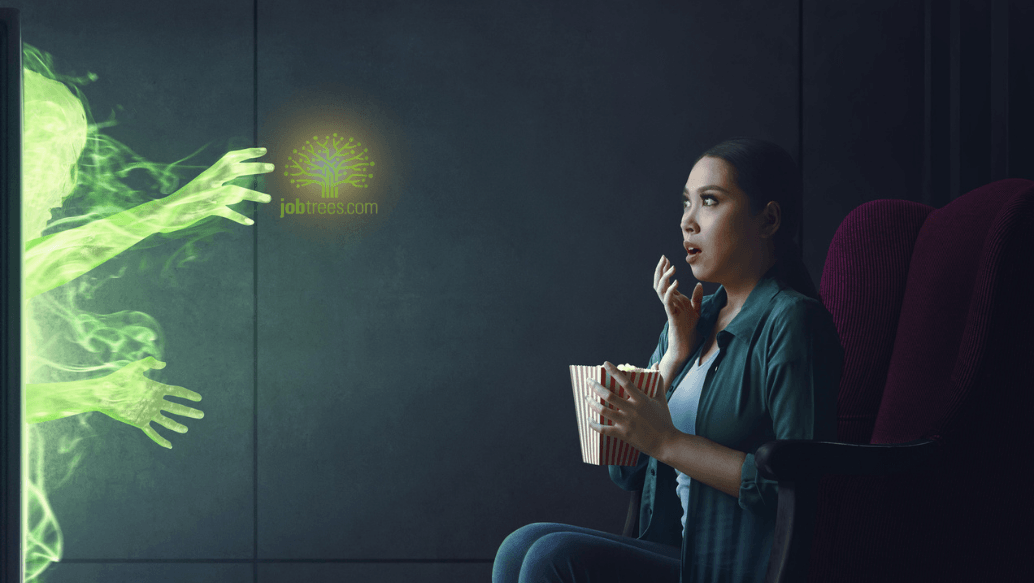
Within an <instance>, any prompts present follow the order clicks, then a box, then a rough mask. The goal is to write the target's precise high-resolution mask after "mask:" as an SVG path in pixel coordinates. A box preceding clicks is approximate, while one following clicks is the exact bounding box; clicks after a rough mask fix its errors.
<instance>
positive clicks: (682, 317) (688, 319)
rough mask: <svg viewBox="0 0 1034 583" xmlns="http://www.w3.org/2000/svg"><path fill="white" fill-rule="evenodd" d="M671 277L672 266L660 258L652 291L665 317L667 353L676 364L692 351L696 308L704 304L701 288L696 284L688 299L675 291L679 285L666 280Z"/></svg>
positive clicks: (697, 312)
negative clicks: (666, 323) (673, 357)
mask: <svg viewBox="0 0 1034 583" xmlns="http://www.w3.org/2000/svg"><path fill="white" fill-rule="evenodd" d="M673 275H675V266H674V265H672V264H671V262H669V261H668V258H667V257H665V256H664V255H661V260H660V261H659V262H657V268H656V269H655V270H654V273H653V289H654V291H656V292H657V297H658V298H660V300H661V303H662V304H664V312H665V313H666V314H667V315H668V353H669V354H671V355H673V356H675V357H676V358H677V359H678V360H685V359H686V358H689V356H690V354H692V351H693V348H694V347H693V336H694V332H695V330H696V326H697V322H698V321H700V305H701V304H702V303H703V300H704V286H703V285H702V284H701V283H700V282H697V285H696V287H694V288H693V297H692V299H690V298H687V297H686V296H684V295H682V294H681V293H679V291H678V286H679V282H678V280H673V281H672V282H671V283H670V284H669V283H668V278H669V277H672V276H673Z"/></svg>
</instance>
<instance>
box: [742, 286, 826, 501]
mask: <svg viewBox="0 0 1034 583" xmlns="http://www.w3.org/2000/svg"><path fill="white" fill-rule="evenodd" d="M759 342H765V343H766V345H765V346H764V347H763V348H762V347H760V346H759V347H758V348H762V349H763V350H764V352H765V354H766V359H765V370H764V375H765V377H764V378H765V380H764V382H763V385H762V387H761V390H762V393H763V399H764V403H765V409H766V410H767V412H768V414H769V416H770V417H771V419H772V430H773V432H774V434H775V439H811V440H816V441H835V440H836V423H837V393H838V390H839V386H840V373H841V370H842V367H843V360H844V351H843V348H842V347H841V345H840V337H839V335H838V334H837V331H836V326H835V325H834V323H833V318H832V316H830V315H829V312H827V311H826V308H825V307H824V306H823V305H822V304H821V303H819V302H817V301H815V300H805V301H800V302H796V303H794V304H792V305H791V306H788V308H787V309H785V310H782V311H781V313H779V314H773V323H772V327H771V332H770V334H769V335H768V336H767V339H766V338H765V337H764V336H763V337H762V339H761V340H759ZM778 486H779V483H778V482H776V481H774V480H769V479H767V478H764V477H762V476H761V475H760V474H758V471H757V466H756V465H755V462H754V453H753V452H747V457H746V459H745V460H744V462H743V466H742V467H741V471H740V492H739V504H740V507H741V508H743V509H744V510H750V511H753V512H755V513H759V514H766V513H774V512H775V509H776V505H777V501H778V493H779V488H778Z"/></svg>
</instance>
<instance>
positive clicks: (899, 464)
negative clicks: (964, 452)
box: [754, 439, 944, 583]
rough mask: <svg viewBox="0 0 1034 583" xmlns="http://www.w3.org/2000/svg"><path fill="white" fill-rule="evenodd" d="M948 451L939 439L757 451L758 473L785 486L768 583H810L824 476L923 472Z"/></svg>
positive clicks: (773, 444) (786, 443) (806, 443)
mask: <svg viewBox="0 0 1034 583" xmlns="http://www.w3.org/2000/svg"><path fill="white" fill-rule="evenodd" d="M943 451H944V447H943V444H942V443H941V442H940V441H939V440H936V439H917V440H915V441H910V442H908V443H895V444H854V443H838V442H832V441H810V440H797V439H786V440H778V441H770V442H768V443H766V444H764V445H762V446H761V447H759V448H758V449H757V451H756V452H755V454H754V463H755V465H756V466H757V469H758V473H759V474H761V475H762V476H764V477H766V478H768V479H770V480H778V481H779V502H778V508H777V510H776V525H775V533H774V535H773V539H772V552H771V554H770V556H769V561H768V572H767V578H766V582H767V583H803V582H804V581H807V579H808V568H809V566H810V560H811V543H812V538H813V536H814V532H815V514H816V511H817V506H818V492H819V479H820V478H821V477H822V476H823V475H827V474H837V475H881V474H895V473H901V472H920V471H924V470H927V469H930V468H933V467H937V466H936V464H938V463H939V462H940V461H941V459H943V458H942V456H943V455H944V454H943Z"/></svg>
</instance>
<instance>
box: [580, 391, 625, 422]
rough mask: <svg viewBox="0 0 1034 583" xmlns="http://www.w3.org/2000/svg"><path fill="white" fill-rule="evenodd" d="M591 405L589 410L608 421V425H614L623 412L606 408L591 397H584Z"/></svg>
mask: <svg viewBox="0 0 1034 583" xmlns="http://www.w3.org/2000/svg"><path fill="white" fill-rule="evenodd" d="M583 398H584V399H585V401H586V402H587V403H588V404H589V408H590V409H592V410H593V411H595V412H596V413H597V414H598V415H599V416H600V417H601V418H603V419H606V420H607V421H608V423H607V425H613V422H614V421H615V420H617V419H618V418H619V417H620V416H621V415H622V412H621V410H620V409H612V408H610V407H604V406H603V405H601V404H600V402H599V401H597V400H595V399H592V398H590V397H583Z"/></svg>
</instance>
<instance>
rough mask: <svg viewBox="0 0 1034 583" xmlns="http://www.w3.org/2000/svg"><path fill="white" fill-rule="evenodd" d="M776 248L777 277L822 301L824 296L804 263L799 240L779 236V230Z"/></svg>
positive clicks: (797, 289)
mask: <svg viewBox="0 0 1034 583" xmlns="http://www.w3.org/2000/svg"><path fill="white" fill-rule="evenodd" d="M780 230H782V229H780ZM775 249H776V267H775V277H776V279H778V280H779V281H781V282H783V283H784V284H785V285H787V286H789V287H792V288H793V289H795V290H796V291H798V292H800V293H802V294H804V295H806V296H808V297H810V298H813V299H816V300H818V301H819V303H821V302H822V298H821V297H819V292H818V290H817V289H815V282H814V281H812V279H811V273H810V272H809V271H808V266H807V265H805V264H804V260H803V259H802V258H801V250H800V247H799V246H798V245H797V242H796V241H794V240H793V238H791V237H789V236H784V237H779V235H778V231H777V234H776V241H775Z"/></svg>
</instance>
